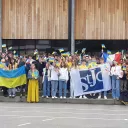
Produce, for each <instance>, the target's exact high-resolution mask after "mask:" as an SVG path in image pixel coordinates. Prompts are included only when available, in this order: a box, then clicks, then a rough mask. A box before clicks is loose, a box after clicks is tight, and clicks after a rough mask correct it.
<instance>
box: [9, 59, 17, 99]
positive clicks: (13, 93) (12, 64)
mask: <svg viewBox="0 0 128 128" xmlns="http://www.w3.org/2000/svg"><path fill="white" fill-rule="evenodd" d="M8 68H9V70H15V69H17V68H18V64H17V62H16V60H15V59H11V62H10V64H9V66H8ZM8 93H9V97H10V98H11V97H12V98H14V97H15V96H16V88H9V90H8Z"/></svg>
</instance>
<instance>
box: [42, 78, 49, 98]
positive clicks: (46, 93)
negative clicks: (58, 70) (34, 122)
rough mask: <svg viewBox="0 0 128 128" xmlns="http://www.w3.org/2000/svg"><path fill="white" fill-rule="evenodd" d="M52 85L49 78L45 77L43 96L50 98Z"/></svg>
mask: <svg viewBox="0 0 128 128" xmlns="http://www.w3.org/2000/svg"><path fill="white" fill-rule="evenodd" d="M50 84H51V82H50V81H48V76H44V84H43V96H50Z"/></svg>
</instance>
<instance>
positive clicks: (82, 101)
mask: <svg viewBox="0 0 128 128" xmlns="http://www.w3.org/2000/svg"><path fill="white" fill-rule="evenodd" d="M0 102H17V103H18V102H26V98H25V97H22V98H20V97H19V96H16V97H15V98H9V97H3V96H0ZM39 103H69V104H99V105H121V104H122V103H121V102H120V101H117V100H113V99H107V100H104V99H77V98H76V99H70V98H67V99H60V98H57V99H52V98H49V99H46V98H42V97H40V101H39Z"/></svg>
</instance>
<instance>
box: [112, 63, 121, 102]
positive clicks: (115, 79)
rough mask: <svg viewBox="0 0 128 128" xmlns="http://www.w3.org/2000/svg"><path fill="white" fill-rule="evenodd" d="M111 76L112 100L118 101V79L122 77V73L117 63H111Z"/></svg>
mask: <svg viewBox="0 0 128 128" xmlns="http://www.w3.org/2000/svg"><path fill="white" fill-rule="evenodd" d="M111 76H112V98H113V99H117V100H119V97H120V78H122V77H123V71H122V69H121V66H120V65H118V62H116V61H113V66H112V68H111Z"/></svg>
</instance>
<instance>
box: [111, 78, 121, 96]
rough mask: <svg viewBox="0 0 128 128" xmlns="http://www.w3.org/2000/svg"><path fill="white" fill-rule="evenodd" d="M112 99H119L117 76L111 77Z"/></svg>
mask: <svg viewBox="0 0 128 128" xmlns="http://www.w3.org/2000/svg"><path fill="white" fill-rule="evenodd" d="M112 97H113V99H115V98H119V97H120V80H119V79H117V76H112Z"/></svg>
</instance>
